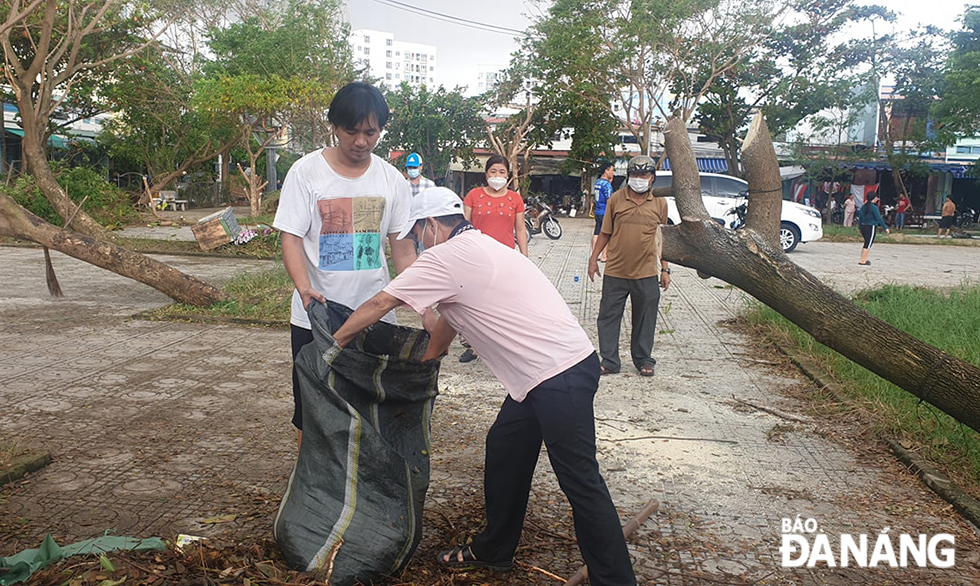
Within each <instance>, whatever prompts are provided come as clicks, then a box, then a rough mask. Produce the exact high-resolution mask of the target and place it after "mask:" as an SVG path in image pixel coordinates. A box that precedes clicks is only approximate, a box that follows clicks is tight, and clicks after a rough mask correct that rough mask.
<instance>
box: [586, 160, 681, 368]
mask: <svg viewBox="0 0 980 586" xmlns="http://www.w3.org/2000/svg"><path fill="white" fill-rule="evenodd" d="M654 168H655V165H654V162H653V159H651V158H650V157H648V156H645V155H641V156H638V157H633V158H632V159H630V162H629V165H627V168H626V174H627V182H626V185H624V186H623V187H622V188H621V189H620V190H619V191H617V192H615V193H613V194H612V196H611V197H610V198H609V201H608V202H607V203H606V214H605V218H603V221H602V230H601V231H600V233H599V238H598V239H597V240H596V244H595V247H593V249H592V256H591V257H590V258H589V279H591V280H593V281H594V280H595V276H596V275H598V274H599V254H600V253H602V251H603V250H605V251H606V255H605V256H606V274H605V275H604V276H603V277H602V299H601V300H600V301H599V317H598V319H597V326H598V329H599V354H600V355H601V357H602V363H601V364H602V374H614V373H617V372H619V370H620V367H621V365H620V360H619V330H620V327H621V325H622V321H623V312H624V310H625V308H626V298H627V297H629V298H630V301H631V302H632V312H633V320H632V322H633V333H632V336H631V337H630V355H631V357H632V359H633V366H635V367H636V369H637V370H638V371H639V372H640V375H642V376H653V373H654V365H655V364H656V363H657V361H656V360H654V359H653V357H652V354H653V338H654V335H655V334H656V332H657V310H658V307H659V305H660V289H661V288H663V289H664V290H666V289H667V287H669V286H670V269H669V268H668V267H667V261H665V260H663V259H662V258H661V254H660V253H661V249H662V247H663V240H662V235H661V232H660V226H661V225H663V224H666V223H667V200H666V199H664V198H662V197H654V196H653V193H652V192H651V188H652V187H653V183H654V181H656V179H657V176H656V173H655V171H654ZM607 245H608V249H607Z"/></svg>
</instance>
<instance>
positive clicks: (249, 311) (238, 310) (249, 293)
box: [140, 265, 293, 325]
mask: <svg viewBox="0 0 980 586" xmlns="http://www.w3.org/2000/svg"><path fill="white" fill-rule="evenodd" d="M224 291H225V293H227V294H228V299H227V300H225V301H223V302H221V303H216V304H215V305H212V306H210V307H195V306H193V305H184V304H182V303H174V304H171V305H167V306H165V307H161V308H159V309H155V310H152V311H148V312H145V313H143V314H141V316H140V317H142V318H144V319H153V320H178V321H179V320H217V321H220V320H222V319H230V320H254V321H257V322H262V323H267V324H269V325H274V324H282V325H285V324H288V323H289V307H290V303H291V300H292V294H293V282H292V281H291V280H290V279H289V275H288V274H286V269H285V267H283V266H282V265H279V266H276V267H275V268H272V269H269V270H266V271H260V272H245V273H242V274H240V275H237V276H236V277H235V278H233V279H232V280H231V281H229V282H228V283H227V284H226V285H225V287H224Z"/></svg>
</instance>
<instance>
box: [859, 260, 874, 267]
mask: <svg viewBox="0 0 980 586" xmlns="http://www.w3.org/2000/svg"><path fill="white" fill-rule="evenodd" d="M858 264H859V265H864V266H867V265H870V264H871V261H870V260H869V261H866V262H859V263H858Z"/></svg>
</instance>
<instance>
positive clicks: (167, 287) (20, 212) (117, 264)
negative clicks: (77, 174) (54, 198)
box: [0, 194, 225, 306]
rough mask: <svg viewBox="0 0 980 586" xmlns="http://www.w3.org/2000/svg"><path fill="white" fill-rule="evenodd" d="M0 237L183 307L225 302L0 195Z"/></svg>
mask: <svg viewBox="0 0 980 586" xmlns="http://www.w3.org/2000/svg"><path fill="white" fill-rule="evenodd" d="M0 236H9V237H11V238H19V239H21V240H29V241H31V242H36V243H38V244H40V245H42V246H46V247H48V248H52V249H54V250H57V251H59V252H63V253H64V254H67V255H68V256H71V257H74V258H77V259H78V260H81V261H84V262H87V263H90V264H93V265H95V266H98V267H102V268H104V269H107V270H110V271H112V272H114V273H116V274H119V275H122V276H124V277H129V278H130V279H133V280H135V281H139V282H140V283H143V284H146V285H149V286H150V287H153V288H154V289H156V290H157V291H160V292H161V293H163V294H164V295H167V296H168V297H170V298H171V299H174V300H175V301H178V302H180V303H186V304H189V305H197V306H207V305H213V304H214V303H217V302H218V301H222V300H223V299H224V298H225V295H224V293H223V292H222V291H221V290H220V289H217V288H215V287H213V286H211V285H209V284H208V283H206V282H204V281H202V280H200V279H198V278H196V277H192V276H190V275H187V274H184V273H182V272H180V271H178V270H177V269H174V268H173V267H169V266H167V265H165V264H163V263H161V262H159V261H155V260H153V259H151V258H149V257H148V256H145V255H142V254H139V253H136V252H132V251H130V250H126V249H125V248H121V247H119V246H116V245H115V244H113V243H111V242H105V241H100V240H96V239H94V238H91V237H89V236H87V235H84V234H80V233H78V232H73V231H71V230H65V229H62V228H58V227H57V226H54V225H52V224H49V223H48V222H45V221H44V220H42V219H41V218H39V217H37V216H35V215H34V214H32V213H30V212H29V211H27V210H25V209H24V208H23V207H21V206H20V205H18V204H17V202H15V201H14V200H13V198H11V197H9V196H7V195H3V194H0Z"/></svg>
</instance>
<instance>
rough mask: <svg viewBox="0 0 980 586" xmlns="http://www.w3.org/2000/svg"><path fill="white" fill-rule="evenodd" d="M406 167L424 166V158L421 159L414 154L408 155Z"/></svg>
mask: <svg viewBox="0 0 980 586" xmlns="http://www.w3.org/2000/svg"><path fill="white" fill-rule="evenodd" d="M405 166H406V167H421V166H422V157H420V156H419V154H418V153H412V154H410V155H408V158H407V159H405Z"/></svg>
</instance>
